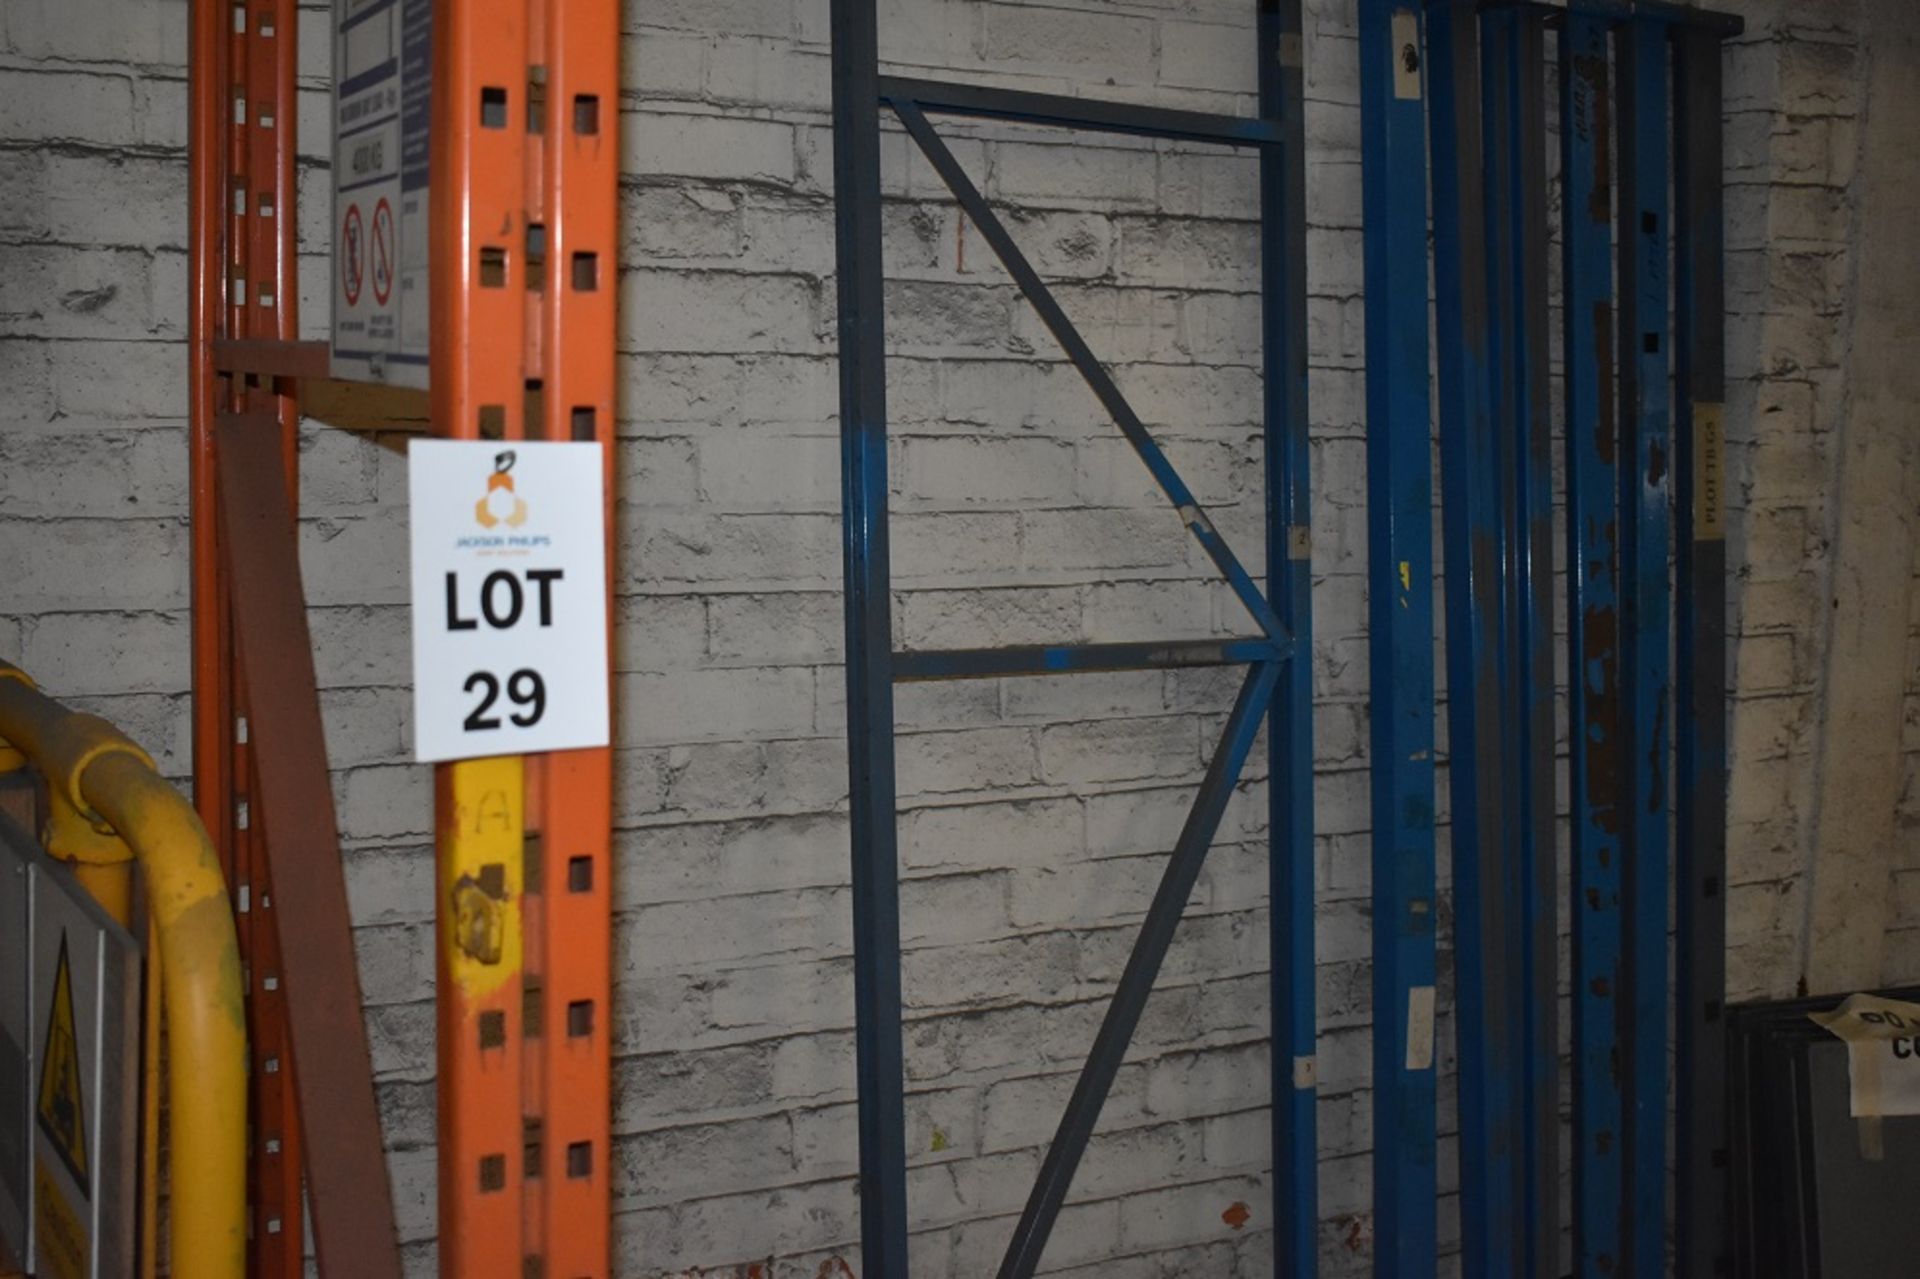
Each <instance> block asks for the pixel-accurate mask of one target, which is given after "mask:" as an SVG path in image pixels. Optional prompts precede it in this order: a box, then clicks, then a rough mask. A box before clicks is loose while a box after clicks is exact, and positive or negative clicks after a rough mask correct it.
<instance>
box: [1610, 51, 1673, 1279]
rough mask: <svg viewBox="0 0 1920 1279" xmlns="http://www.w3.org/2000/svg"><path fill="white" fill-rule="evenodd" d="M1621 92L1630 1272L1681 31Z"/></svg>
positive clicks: (1639, 1120) (1658, 1022) (1653, 1256)
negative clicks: (1675, 59) (1670, 53)
mask: <svg viewBox="0 0 1920 1279" xmlns="http://www.w3.org/2000/svg"><path fill="white" fill-rule="evenodd" d="M1619 67H1620V92H1619V104H1620V106H1619V118H1620V122H1621V129H1620V134H1621V136H1620V142H1621V154H1620V198H1619V204H1618V209H1619V218H1620V226H1619V229H1618V232H1617V241H1618V243H1619V246H1620V252H1619V272H1620V332H1621V334H1622V337H1623V345H1624V346H1626V348H1627V352H1626V355H1625V358H1623V359H1622V360H1621V368H1620V375H1621V376H1620V386H1621V389H1620V415H1621V431H1620V439H1621V456H1622V458H1623V461H1624V463H1625V464H1624V465H1623V466H1622V467H1621V468H1620V483H1621V494H1620V511H1621V517H1622V519H1621V535H1620V582H1621V590H1620V597H1621V608H1622V626H1621V711H1622V718H1623V724H1624V727H1623V729H1622V732H1621V742H1622V745H1623V748H1624V750H1625V753H1626V758H1627V760H1628V767H1627V769H1626V770H1625V774H1624V776H1625V779H1626V803H1625V804H1624V805H1623V807H1624V810H1625V812H1626V815H1627V822H1626V826H1625V832H1624V834H1625V838H1624V841H1623V843H1624V847H1623V850H1622V851H1623V857H1622V862H1623V877H1622V885H1621V892H1622V900H1623V904H1624V908H1625V913H1624V917H1625V923H1626V928H1625V942H1624V947H1625V949H1624V958H1625V965H1626V974H1625V976H1626V980H1625V984H1624V987H1623V988H1624V990H1625V991H1626V995H1627V1001H1628V1004H1629V1010H1628V1012H1627V1014H1626V1018H1625V1020H1624V1022H1623V1027H1624V1033H1623V1034H1622V1035H1621V1052H1620V1062H1621V1065H1622V1067H1623V1068H1624V1070H1625V1072H1626V1080H1627V1083H1626V1096H1625V1107H1626V1127H1625V1131H1624V1134H1623V1137H1624V1142H1623V1152H1622V1157H1623V1160H1624V1163H1625V1170H1626V1187H1627V1189H1626V1194H1627V1206H1626V1212H1627V1228H1626V1231H1625V1236H1626V1241H1625V1249H1626V1251H1625V1252H1624V1253H1623V1255H1622V1261H1623V1262H1624V1264H1625V1265H1626V1267H1627V1268H1628V1273H1631V1274H1637V1275H1652V1274H1658V1273H1660V1270H1661V1267H1662V1266H1663V1265H1664V1263H1665V1253H1666V1190H1667V1109H1668V1101H1669V1096H1668V1089H1667V1011H1668V1010H1667V1002H1668V992H1669V983H1668V954H1667V923H1668V919H1667V895H1668V891H1669V876H1668V870H1669V808H1670V797H1669V793H1668V765H1669V761H1670V750H1669V731H1670V727H1669V726H1670V724H1671V722H1672V721H1671V719H1670V718H1669V717H1670V715H1671V712H1672V705H1671V697H1670V694H1671V691H1672V690H1671V688H1670V684H1671V670H1672V662H1671V659H1670V656H1669V651H1668V648H1669V643H1670V637H1669V623H1670V620H1671V614H1672V607H1671V602H1670V599H1671V597H1670V594H1669V585H1670V584H1669V581H1668V572H1667V568H1668V557H1669V555H1670V552H1671V550H1672V541H1673V539H1672V515H1671V509H1670V502H1671V499H1672V479H1671V476H1672V459H1673V440H1672V406H1671V388H1670V387H1669V385H1668V374H1669V371H1670V369H1669V358H1670V357H1669V353H1668V350H1667V344H1668V332H1667V329H1668V324H1667V307H1668V292H1667V285H1668V260H1667V259H1668V249H1667V230H1668V227H1667V219H1668V186H1667V178H1668V173H1667V157H1668V144H1669V138H1670V134H1669V120H1668V112H1667V104H1668V91H1667V90H1668V85H1667V28H1666V26H1665V25H1664V24H1663V23H1660V22H1655V21H1649V20H1636V21H1634V22H1633V23H1631V24H1629V25H1628V26H1627V27H1626V28H1624V29H1623V32H1622V37H1621V43H1620V48H1619Z"/></svg>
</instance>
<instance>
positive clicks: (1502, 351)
mask: <svg viewBox="0 0 1920 1279" xmlns="http://www.w3.org/2000/svg"><path fill="white" fill-rule="evenodd" d="M1481 30H1482V56H1483V57H1484V59H1485V60H1486V64H1487V65H1486V84H1487V118H1488V121H1489V125H1490V127H1489V129H1488V134H1487V148H1488V154H1489V160H1488V164H1487V173H1488V178H1489V186H1490V190H1489V193H1488V242H1489V243H1490V244H1491V245H1494V246H1497V248H1496V250H1495V252H1494V253H1493V255H1492V257H1493V264H1492V278H1491V279H1490V280H1489V282H1488V290H1489V294H1490V297H1491V299H1492V304H1491V310H1492V313H1493V325H1492V327H1493V330H1494V333H1495V335H1496V336H1495V345H1494V350H1495V354H1496V358H1495V368H1494V393H1495V396H1496V399H1495V402H1496V404H1497V405H1498V406H1499V410H1500V411H1499V414H1498V416H1497V417H1496V431H1497V434H1498V440H1499V457H1500V461H1501V466H1502V470H1503V484H1502V488H1503V493H1502V498H1503V501H1502V507H1503V511H1502V515H1503V523H1504V525H1505V535H1506V545H1505V563H1506V571H1507V580H1506V584H1505V590H1504V592H1503V600H1504V610H1505V617H1504V628H1503V635H1502V649H1503V653H1504V656H1505V659H1506V672H1507V673H1506V677H1505V679H1504V680H1503V687H1504V690H1505V693H1506V701H1507V705H1506V707H1505V716H1506V722H1507V724H1508V726H1509V727H1508V728H1507V730H1506V735H1507V741H1508V743H1509V744H1510V756H1509V758H1510V759H1511V761H1512V764H1513V768H1514V772H1513V773H1512V775H1511V776H1510V777H1509V778H1508V787H1509V790H1510V792H1511V797H1510V800H1509V808H1508V818H1507V822H1506V825H1505V831H1506V844H1507V848H1506V856H1505V863H1504V864H1505V867H1506V868H1507V871H1508V883H1509V885H1510V887H1509V892H1510V894H1511V897H1512V900H1513V901H1515V902H1517V903H1518V908H1517V910H1516V911H1515V912H1514V916H1513V923H1514V927H1513V933H1512V938H1511V942H1510V945H1511V952H1510V953H1511V954H1512V955H1513V957H1514V958H1513V964H1514V967H1513V969H1512V973H1511V977H1510V980H1512V981H1514V982H1517V983H1518V985H1519V987H1520V991H1521V993H1520V997H1519V1007H1520V1016H1521V1027H1520V1031H1521V1043H1522V1047H1521V1094H1522V1095H1521V1098H1520V1102H1519V1107H1520V1116H1521V1117H1520V1120H1519V1122H1520V1125H1521V1132H1522V1147H1521V1150H1522V1154H1521V1164H1522V1169H1521V1178H1522V1184H1523V1187H1524V1192H1523V1193H1524V1197H1523V1199H1522V1210H1521V1213H1522V1219H1523V1221H1524V1223H1525V1226H1524V1228H1525V1234H1526V1247H1525V1256H1526V1258H1527V1260H1526V1271H1527V1273H1528V1274H1534V1275H1551V1274H1557V1273H1559V1253H1560V1159H1559V1132H1560V1080H1559V1055H1560V1045H1559V1027H1558V1021H1557V1016H1556V1014H1557V1010H1558V1003H1559V922H1560V903H1559V889H1558V867H1557V857H1556V851H1557V849H1556V818H1557V815H1558V805H1557V799H1558V791H1557V762H1556V758H1555V749H1554V748H1555V726H1554V667H1553V422H1552V410H1551V405H1550V402H1549V394H1548V393H1549V375H1548V354H1549V353H1548V349H1547V286H1548V280H1547V265H1548V245H1547V174H1546V149H1547V101H1546V36H1545V19H1544V17H1543V15H1542V14H1541V13H1540V12H1538V11H1537V10H1533V9H1527V8H1508V9H1504V10H1496V11H1491V12H1489V13H1488V14H1487V15H1486V16H1485V17H1484V18H1483V19H1482V20H1481ZM1496 190H1497V198H1496Z"/></svg>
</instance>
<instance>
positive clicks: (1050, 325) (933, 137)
mask: <svg viewBox="0 0 1920 1279" xmlns="http://www.w3.org/2000/svg"><path fill="white" fill-rule="evenodd" d="M889 102H890V104H891V105H892V107H893V109H894V112H895V113H896V114H897V115H898V116H899V117H900V122H901V123H902V124H904V125H906V127H907V132H908V133H909V134H911V135H912V137H913V140H914V141H915V142H917V143H919V144H920V149H921V150H922V151H924V152H926V156H927V159H928V160H929V161H930V162H931V163H932V164H933V167H934V170H935V171H936V172H938V173H939V175H940V177H941V178H942V179H943V180H944V181H945V182H946V184H947V186H948V187H949V188H950V189H951V190H952V191H953V194H954V198H955V199H957V200H958V201H959V202H960V207H961V208H962V209H964V210H966V213H967V216H968V217H970V218H972V219H973V222H974V225H976V226H978V227H979V228H980V234H981V235H983V236H985V237H986V240H987V243H988V244H989V245H990V246H991V247H992V248H993V251H994V252H995V253H996V254H998V255H999V258H1000V261H1001V263H1002V264H1004V265H1005V266H1006V268H1007V273H1008V274H1009V275H1011V276H1012V277H1013V282H1014V283H1015V284H1016V285H1018V286H1019V288H1020V292H1021V293H1023V294H1024V295H1025V296H1026V299H1027V301H1028V302H1029V303H1031V304H1032V306H1033V309H1034V311H1035V312H1036V313H1038V315H1039V316H1040V321H1041V323H1043V324H1045V325H1046V326H1047V331H1048V332H1050V333H1052V334H1053V337H1054V340H1055V341H1056V342H1058V343H1059V344H1060V348H1061V350H1063V351H1065V352H1066V355H1067V358H1068V359H1069V360H1071V361H1072V362H1073V366H1074V367H1075V368H1077V369H1079V370H1080V376H1081V377H1083V378H1085V379H1086V380H1087V385H1088V386H1090V387H1091V388H1093V393H1094V395H1095V396H1096V397H1097V398H1098V399H1099V401H1100V403H1101V405H1102V406H1104V407H1105V408H1106V410H1107V412H1108V413H1110V414H1111V415H1112V416H1113V420H1114V421H1115V422H1116V423H1117V424H1118V425H1119V427H1120V431H1121V433H1122V434H1123V435H1125V436H1126V437H1127V443H1129V444H1131V445H1133V451H1134V452H1135V453H1138V454H1139V455H1140V460H1141V461H1142V462H1144V463H1146V466H1147V470H1148V471H1150V472H1151V473H1152V474H1153V478H1154V480H1155V482H1156V483H1158V484H1159V485H1160V489H1161V491H1162V492H1163V493H1165V494H1166V495H1167V500H1168V501H1169V502H1171V503H1173V506H1174V509H1175V510H1177V511H1178V512H1179V513H1180V519H1181V521H1182V522H1184V523H1185V524H1186V526H1187V528H1188V529H1189V530H1190V531H1191V532H1192V533H1193V536H1194V538H1195V540H1197V541H1198V542H1199V543H1200V545H1201V547H1202V548H1204V549H1205V550H1206V552H1207V557H1208V558H1209V559H1211V560H1212V561H1213V563H1214V566H1215V567H1216V568H1217V569H1219V571H1220V575H1221V576H1222V577H1223V578H1225V579H1226V582H1227V585H1228V586H1230V587H1231V588H1232V589H1233V593H1234V594H1235V595H1237V596H1239V597H1240V602H1241V603H1242V604H1244V605H1245V606H1246V609H1247V612H1248V613H1250V614H1252V616H1253V620H1254V621H1255V622H1257V623H1258V624H1259V626H1260V629H1261V630H1262V631H1264V632H1266V634H1268V635H1269V636H1273V637H1275V638H1278V637H1279V636H1281V635H1282V634H1284V633H1285V629H1286V628H1285V627H1283V626H1282V625H1281V624H1280V619H1279V618H1278V617H1277V616H1276V615H1275V614H1274V611H1273V607H1272V605H1270V604H1268V603H1267V597H1266V595H1265V594H1263V593H1262V592H1261V590H1260V588H1259V587H1258V586H1256V585H1255V584H1254V581H1253V578H1252V577H1251V576H1250V575H1249V574H1248V573H1247V570H1246V569H1245V568H1244V567H1242V566H1241V564H1240V560H1239V559H1238V557H1236V556H1235V555H1234V553H1233V548H1232V547H1230V546H1228V545H1227V543H1226V539H1225V538H1223V537H1221V536H1220V531H1219V530H1218V529H1216V528H1215V527H1214V526H1213V521H1212V520H1211V519H1209V518H1207V513H1206V511H1205V510H1203V509H1202V508H1201V506H1200V502H1199V500H1198V499H1197V498H1195V497H1194V495H1193V491H1192V490H1191V489H1189V488H1188V487H1187V483H1186V481H1185V480H1183V479H1181V478H1180V473H1179V472H1178V471H1176V470H1174V469H1173V463H1171V462H1169V461H1168V460H1167V455H1166V454H1165V453H1164V452H1162V451H1161V449H1160V446H1159V445H1158V444H1156V443H1155V442H1154V439H1153V436H1152V435H1151V434H1150V433H1149V432H1148V430H1147V427H1146V424H1145V423H1144V422H1142V421H1141V420H1140V415H1139V414H1137V413H1135V412H1134V411H1133V406H1132V405H1131V404H1128V403H1127V397H1126V396H1125V395H1123V394H1121V391H1120V387H1119V386H1118V384H1116V383H1115V382H1114V380H1113V375H1112V374H1110V373H1108V372H1107V369H1106V366H1105V365H1104V364H1102V363H1101V362H1100V360H1099V358H1098V357H1096V356H1095V355H1094V353H1093V349H1092V348H1091V347H1089V346H1088V345H1087V341H1086V339H1085V338H1083V337H1081V336H1080V330H1079V329H1077V328H1075V327H1074V324H1073V321H1072V320H1070V319H1068V318H1067V313H1066V312H1065V311H1063V310H1061V309H1060V303H1059V302H1058V301H1056V300H1055V299H1054V296H1053V291H1052V290H1051V289H1049V288H1047V286H1046V282H1045V281H1043V280H1042V279H1041V278H1040V274H1039V272H1037V271H1035V270H1034V269H1033V264H1032V263H1030V262H1028V261H1027V258H1026V255H1025V254H1023V253H1022V252H1020V246H1019V245H1018V244H1015V243H1014V240H1013V237H1012V236H1011V235H1010V234H1008V232H1007V228H1006V226H1005V225H1004V224H1003V223H1002V222H1001V221H1000V218H999V216H998V215H997V214H995V213H994V211H993V209H992V207H991V206H989V205H988V204H987V199H986V197H985V196H983V195H981V194H980V189H979V188H978V187H976V186H975V185H974V184H973V179H971V178H969V177H968V176H967V173H966V170H965V169H962V168H961V167H960V162H959V161H958V160H956V159H955V158H954V155H953V152H952V151H950V150H949V149H948V148H947V144H946V143H945V142H944V141H942V140H941V138H940V135H939V134H938V133H936V132H935V131H934V128H933V126H932V125H931V124H929V123H928V122H927V117H926V115H925V114H924V113H923V112H922V111H921V110H920V108H919V107H918V106H917V105H915V104H914V103H913V102H911V101H909V100H907V99H904V98H893V99H889Z"/></svg>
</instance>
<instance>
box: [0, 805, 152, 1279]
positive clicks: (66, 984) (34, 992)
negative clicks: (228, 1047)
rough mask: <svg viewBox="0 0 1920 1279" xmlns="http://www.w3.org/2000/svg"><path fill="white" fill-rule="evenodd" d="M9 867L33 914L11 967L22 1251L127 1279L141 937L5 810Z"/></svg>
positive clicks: (61, 1276)
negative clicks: (18, 998) (15, 985)
mask: <svg viewBox="0 0 1920 1279" xmlns="http://www.w3.org/2000/svg"><path fill="white" fill-rule="evenodd" d="M0 874H5V875H6V877H7V879H8V880H9V882H10V884H11V885H12V886H13V888H12V892H11V893H10V897H11V903H10V904H19V903H20V902H21V901H22V900H24V903H25V905H26V915H27V919H26V924H25V927H24V928H22V929H21V930H20V932H19V936H20V938H21V939H22V940H23V941H24V942H25V948H24V949H25V952H26V953H25V958H26V963H25V964H24V965H23V967H22V969H20V970H10V971H19V972H20V973H21V980H22V982H23V984H24V988H25V991H26V1007H25V1014H26V1024H25V1029H26V1040H25V1043H24V1045H23V1047H24V1048H25V1062H24V1066H25V1077H24V1080H23V1081H22V1082H24V1084H25V1090H26V1098H25V1101H26V1107H25V1114H24V1115H23V1116H22V1121H23V1123H24V1125H25V1126H24V1127H23V1129H22V1130H21V1132H22V1133H23V1134H24V1135H25V1138H26V1140H25V1142H24V1143H23V1145H24V1148H23V1149H22V1150H20V1151H19V1152H18V1155H19V1156H20V1157H23V1158H24V1165H25V1166H24V1167H23V1168H21V1169H20V1170H19V1173H20V1180H22V1181H24V1182H25V1183H26V1185H27V1211H26V1214H25V1216H26V1221H27V1223H28V1228H27V1239H26V1241H25V1246H24V1248H22V1249H21V1254H22V1255H24V1256H25V1258H26V1267H27V1271H28V1273H30V1274H31V1273H39V1274H41V1275H46V1276H57V1277H58V1279H69V1277H70V1276H71V1277H74V1279H78V1277H79V1276H86V1277H87V1279H118V1276H121V1275H125V1274H129V1273H131V1272H132V1270H133V1268H134V1251H135V1245H134V1227H135V1220H136V1217H137V1201H136V1199H135V1197H134V1186H135V1181H134V1174H135V1171H136V1169H137V1168H138V1166H139V1160H138V1158H137V1154H136V1150H137V1146H136V1135H135V1134H136V1130H137V1117H138V1113H139V1108H138V1098H139V1088H140V1037H139V1026H140V992H141V983H140V974H141V966H140V953H141V952H140V944H139V942H137V941H136V940H135V939H134V938H133V936H132V934H130V933H128V932H127V930H126V929H124V928H122V927H121V926H120V925H119V924H117V923H115V922H114V921H113V919H112V918H111V917H110V916H108V915H107V913H106V912H105V911H104V910H102V909H101V908H100V906H99V904H98V903H97V902H95V901H94V900H93V898H92V897H91V896H90V895H89V894H88V893H87V891H86V890H85V889H84V888H82V887H81V886H80V885H79V884H78V883H77V882H75V880H74V878H73V876H72V874H71V873H70V872H68V871H67V869H66V868H65V867H63V866H60V865H58V864H57V863H55V862H54V861H52V860H51V859H49V858H48V857H46V856H45V855H44V854H43V853H41V852H40V851H39V849H38V848H37V847H35V845H34V843H33V841H32V840H31V838H30V837H29V836H28V835H27V834H26V832H24V831H22V830H21V829H20V828H19V827H18V826H16V825H14V824H13V822H12V821H10V820H7V819H4V818H0ZM21 888H24V894H22V893H21V892H20V891H19V890H20V889H21ZM0 1180H11V1177H10V1178H7V1179H0Z"/></svg>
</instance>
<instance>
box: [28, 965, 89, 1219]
mask: <svg viewBox="0 0 1920 1279" xmlns="http://www.w3.org/2000/svg"><path fill="white" fill-rule="evenodd" d="M86 1105H87V1104H86V1093H85V1091H84V1089H83V1087H82V1085H81V1079H80V1040H79V1038H78V1037H77V1036H76V1035H75V1033H74V1024H73V968H72V966H71V965H70V964H69V963H68V962H67V934H66V930H65V929H62V930H61V932H60V963H59V965H58V967H57V968H55V970H54V975H53V1015H52V1016H51V1017H49V1018H48V1019H47V1040H46V1048H45V1050H44V1051H43V1052H42V1053H41V1054H40V1103H39V1105H38V1106H37V1107H35V1110H36V1111H37V1112H38V1115H39V1119H40V1131H41V1132H43V1133H45V1134H46V1135H47V1140H48V1141H50V1142H52V1143H53V1148H54V1149H55V1150H56V1151H58V1152H59V1154H60V1161H61V1162H62V1163H64V1164H66V1166H67V1171H68V1172H70V1173H72V1174H73V1180H74V1182H75V1183H76V1184H77V1185H78V1186H79V1187H80V1193H81V1194H82V1195H86V1196H91V1195H92V1193H93V1191H92V1189H91V1183H90V1182H89V1181H88V1179H87V1108H86Z"/></svg>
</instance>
